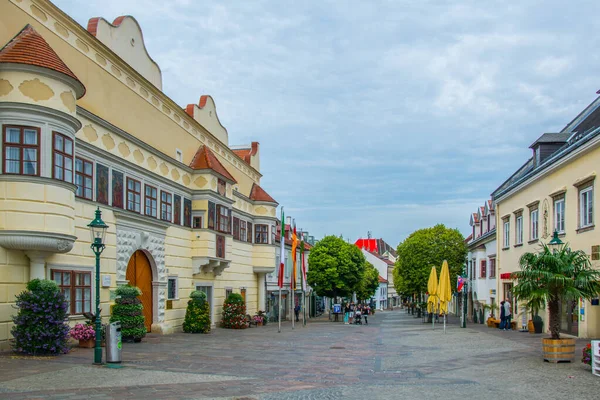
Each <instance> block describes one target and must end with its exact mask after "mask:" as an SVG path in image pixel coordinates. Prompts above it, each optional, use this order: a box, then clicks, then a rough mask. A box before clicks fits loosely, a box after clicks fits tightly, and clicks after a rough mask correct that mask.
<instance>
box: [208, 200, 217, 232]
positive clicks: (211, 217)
mask: <svg viewBox="0 0 600 400" xmlns="http://www.w3.org/2000/svg"><path fill="white" fill-rule="evenodd" d="M215 210H216V206H215V203H213V202H212V201H209V202H208V229H215Z"/></svg>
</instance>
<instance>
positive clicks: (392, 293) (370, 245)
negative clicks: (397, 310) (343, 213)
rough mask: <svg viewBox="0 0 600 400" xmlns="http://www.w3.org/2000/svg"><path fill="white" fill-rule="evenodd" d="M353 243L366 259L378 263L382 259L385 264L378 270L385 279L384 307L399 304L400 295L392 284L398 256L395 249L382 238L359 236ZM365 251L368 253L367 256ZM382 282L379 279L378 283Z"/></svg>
mask: <svg viewBox="0 0 600 400" xmlns="http://www.w3.org/2000/svg"><path fill="white" fill-rule="evenodd" d="M354 244H355V245H356V246H357V247H358V248H360V249H361V250H363V253H364V254H365V257H367V260H368V261H369V262H371V264H373V262H375V263H377V264H378V265H379V264H381V261H383V262H384V263H385V264H386V265H387V266H386V267H385V269H384V268H383V267H382V269H381V270H380V272H379V275H380V276H381V278H382V279H383V280H384V281H385V285H387V287H386V289H385V290H384V291H383V292H385V293H386V299H385V302H384V304H385V307H384V308H388V307H389V308H392V307H395V306H398V305H400V297H399V295H398V292H397V291H396V287H395V286H394V266H395V262H396V259H397V257H398V255H397V253H396V250H395V249H394V248H393V247H392V246H390V245H389V244H387V243H386V242H385V240H383V239H371V238H367V239H363V238H361V239H357V240H356V242H354ZM365 251H366V252H365ZM367 253H369V255H368V256H367ZM369 257H371V258H372V257H375V258H376V260H375V259H373V260H370V259H369ZM373 265H375V264H373ZM378 269H379V268H378ZM382 284H383V282H382V281H381V280H380V285H382ZM377 308H380V307H377Z"/></svg>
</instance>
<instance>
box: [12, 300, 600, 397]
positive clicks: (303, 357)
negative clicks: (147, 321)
mask: <svg viewBox="0 0 600 400" xmlns="http://www.w3.org/2000/svg"><path fill="white" fill-rule="evenodd" d="M369 322H370V325H369V326H364V325H363V326H348V325H343V324H341V323H331V322H326V321H320V322H312V323H310V324H309V325H308V326H307V327H301V326H300V327H296V330H294V331H292V330H291V325H289V323H287V324H284V326H283V329H282V333H277V326H276V324H270V325H267V326H265V327H259V328H251V329H247V330H244V331H237V330H224V329H217V330H215V331H214V332H213V333H211V334H209V335H188V334H175V335H170V336H154V335H149V336H148V337H147V339H146V340H144V342H142V343H139V344H133V343H132V344H124V350H123V360H124V368H122V369H119V370H115V369H109V368H104V367H95V366H93V365H92V364H91V362H92V360H93V349H79V348H77V349H73V351H72V352H71V353H70V354H68V355H64V356H60V357H52V358H35V359H33V358H29V357H21V356H15V355H13V354H10V353H4V354H1V355H0V399H86V398H93V399H110V398H121V399H122V398H131V399H133V398H145V399H434V398H436V399H439V398H443V399H444V400H452V399H464V398H473V399H503V400H504V399H507V398H527V399H545V400H547V399H563V398H564V399H578V400H579V399H598V398H600V379H599V378H597V377H594V376H593V375H592V374H591V372H590V370H589V369H586V367H585V366H583V365H582V364H581V363H580V362H579V350H578V353H577V355H576V360H575V362H574V363H572V364H558V365H555V364H548V363H544V362H543V361H542V359H541V345H540V342H541V340H540V339H541V338H540V336H541V335H530V334H528V333H520V332H502V331H499V330H497V329H489V328H487V327H485V326H483V325H469V328H467V329H461V328H459V327H458V323H457V321H453V322H451V323H450V324H449V326H448V329H447V333H446V334H444V332H443V328H442V326H441V324H439V325H437V324H436V327H435V330H432V329H431V325H429V324H423V323H421V319H420V318H419V319H417V318H413V317H412V316H410V315H408V314H406V313H405V312H404V311H402V310H398V311H392V312H379V313H377V314H376V315H375V316H374V317H372V318H369ZM583 344H584V341H581V342H580V343H578V349H579V348H581V347H583Z"/></svg>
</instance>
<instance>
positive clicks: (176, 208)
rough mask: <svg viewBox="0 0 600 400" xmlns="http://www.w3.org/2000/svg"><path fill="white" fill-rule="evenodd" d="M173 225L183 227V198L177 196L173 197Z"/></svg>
mask: <svg viewBox="0 0 600 400" xmlns="http://www.w3.org/2000/svg"><path fill="white" fill-rule="evenodd" d="M173 223H174V224H177V225H181V196H178V195H176V194H175V195H173ZM201 225H202V224H201Z"/></svg>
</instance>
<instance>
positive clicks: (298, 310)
mask: <svg viewBox="0 0 600 400" xmlns="http://www.w3.org/2000/svg"><path fill="white" fill-rule="evenodd" d="M294 314H296V322H300V319H298V317H299V316H300V304H296V307H294Z"/></svg>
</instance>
